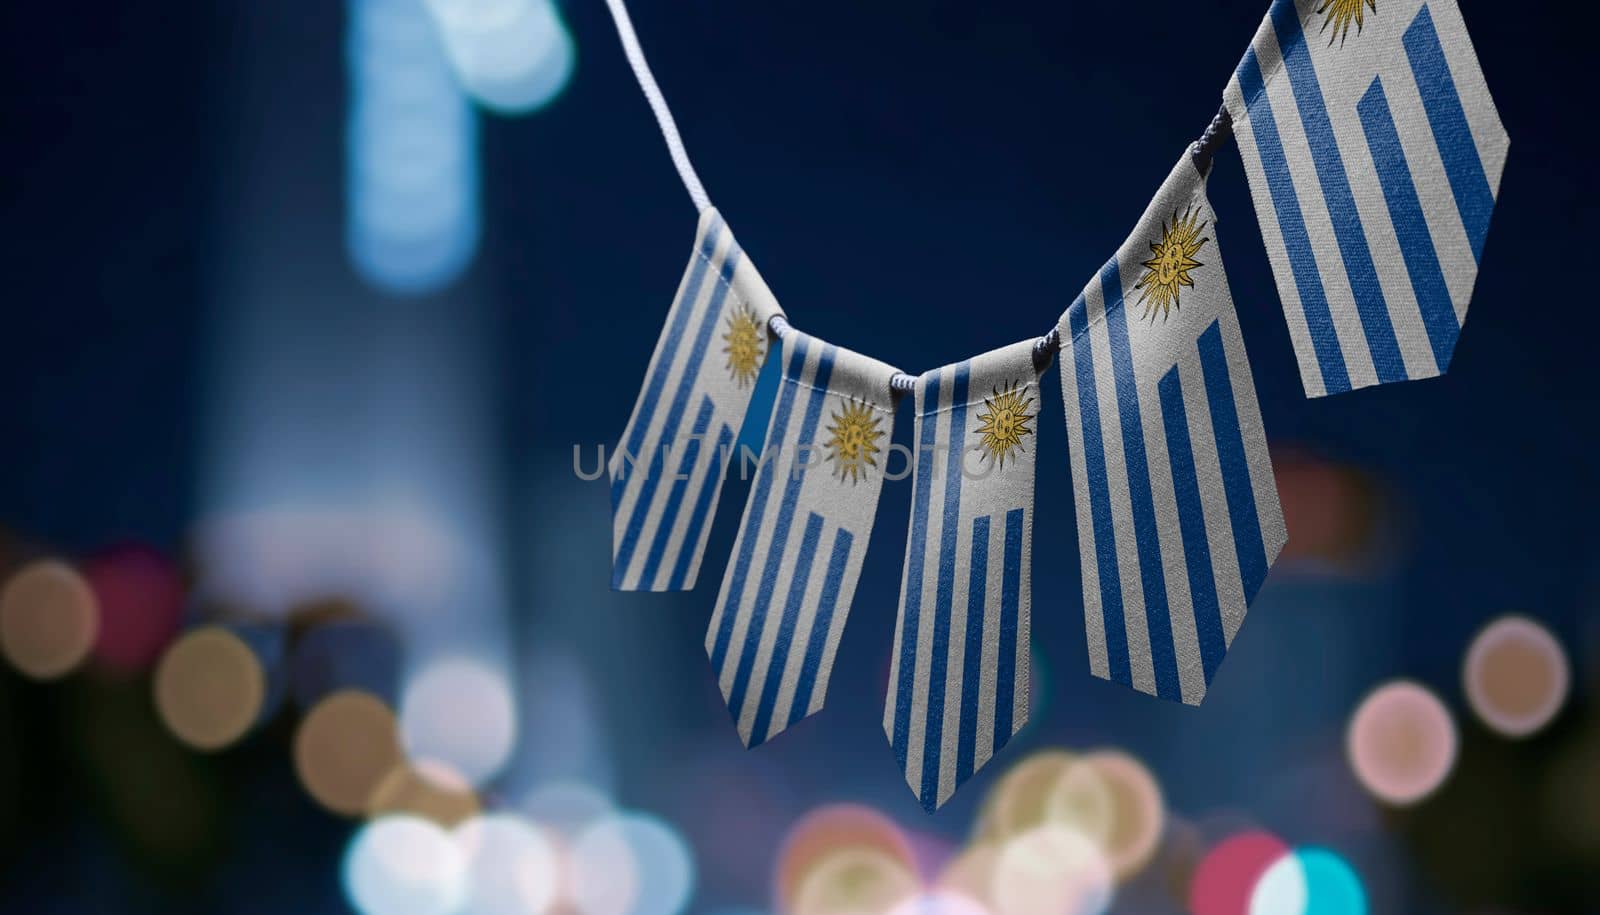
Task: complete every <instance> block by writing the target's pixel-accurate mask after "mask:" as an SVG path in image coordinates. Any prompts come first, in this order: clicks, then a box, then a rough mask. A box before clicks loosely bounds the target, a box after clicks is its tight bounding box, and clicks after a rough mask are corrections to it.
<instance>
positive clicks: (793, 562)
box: [706, 329, 896, 746]
mask: <svg viewBox="0 0 1600 915" xmlns="http://www.w3.org/2000/svg"><path fill="white" fill-rule="evenodd" d="M782 352H783V380H782V382H781V383H780V386H779V388H778V393H777V401H776V404H775V405H774V407H773V411H772V418H771V420H770V421H769V423H768V427H767V441H766V446H765V447H764V448H763V449H762V452H761V463H760V466H759V467H758V469H757V471H756V478H755V482H754V483H752V484H751V487H750V498H749V500H748V501H747V502H746V503H745V508H744V518H743V519H742V520H741V521H740V523H739V536H738V539H737V540H735V541H734V546H733V555H732V558H731V560H730V561H729V563H728V566H727V570H726V571H725V572H724V573H723V578H722V591H721V593H720V594H718V595H717V603H716V607H715V609H714V610H713V611H712V617H711V625H710V628H709V629H708V630H707V631H706V653H707V654H709V655H710V657H711V668H712V670H713V671H714V672H715V673H716V675H717V684H718V686H719V687H720V688H721V689H722V696H723V698H724V699H725V700H727V703H728V710H729V711H730V712H731V713H732V714H733V717H734V720H735V722H736V723H737V724H738V728H739V736H740V738H741V739H743V740H744V743H745V746H755V745H757V744H760V743H764V742H766V741H767V740H770V739H771V738H772V737H774V736H776V735H777V734H778V733H779V732H780V731H782V730H783V729H784V728H787V727H788V726H789V725H791V724H794V723H795V722H797V721H799V720H801V719H802V718H805V717H806V716H807V715H810V714H812V713H814V712H816V711H818V710H820V709H821V708H822V702H823V697H824V696H825V695H826V693H827V691H828V676H829V674H830V673H831V672H832V670H833V658H834V655H835V653H836V652H837V651H838V648H839V637H840V635H842V634H843V632H844V624H845V617H846V616H847V615H848V614H849V612H850V601H851V598H852V597H853V596H854V594H855V590H856V581H857V579H859V578H860V576H861V563H862V560H863V559H864V558H865V556H866V552H867V541H868V539H869V538H870V536H871V534H872V520H873V516H874V515H875V514H876V513H877V510H878V495H879V493H880V492H882V490H883V472H884V469H885V467H886V466H887V464H888V457H889V436H890V434H891V433H892V431H893V428H894V403H895V396H894V390H893V388H892V387H891V386H890V379H891V378H893V377H894V375H895V371H896V370H895V368H894V367H893V366H889V365H885V364H884V363H882V362H879V361H877V360H876V359H869V358H867V357H866V356H862V355H858V354H856V353H852V352H850V351H849V350H846V349H840V348H839V347H837V346H834V345H832V344H830V343H824V342H823V341H821V340H818V339H817V338H815V337H811V336H808V335H806V334H803V333H801V332H799V331H797V330H793V329H791V330H789V331H788V332H787V333H786V334H785V335H784V338H783V347H782Z"/></svg>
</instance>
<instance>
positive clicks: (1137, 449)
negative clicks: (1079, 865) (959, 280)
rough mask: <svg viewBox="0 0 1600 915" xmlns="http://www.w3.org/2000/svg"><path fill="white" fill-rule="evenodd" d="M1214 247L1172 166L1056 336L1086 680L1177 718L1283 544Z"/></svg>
mask: <svg viewBox="0 0 1600 915" xmlns="http://www.w3.org/2000/svg"><path fill="white" fill-rule="evenodd" d="M1215 235H1216V217H1215V215H1214V214H1213V213H1212V211H1211V205H1210V204H1209V203H1208V202H1207V200H1206V194H1205V179H1204V178H1203V177H1202V176H1201V175H1200V173H1199V172H1198V171H1197V170H1196V169H1195V166H1194V164H1193V163H1192V162H1191V161H1190V159H1189V157H1188V156H1185V157H1184V158H1183V159H1182V160H1181V161H1180V162H1179V163H1178V165H1177V167H1176V168H1174V169H1173V171H1172V174H1171V175H1170V176H1169V177H1168V178H1167V180H1166V183H1165V184H1163V185H1162V187H1161V190H1160V192H1159V193H1158V194H1157V195H1156V198H1155V200H1154V201H1153V202H1152V203H1151V204H1150V207H1149V209H1147V210H1146V211H1145V214H1144V217H1143V218H1142V219H1140V220H1139V224H1138V226H1137V227H1136V228H1135V229H1134V231H1133V235H1132V236H1130V237H1129V238H1128V240H1127V241H1126V242H1124V243H1123V245H1122V247H1121V249H1120V250H1118V252H1117V255H1116V257H1114V258H1112V260H1111V261H1110V262H1109V263H1107V264H1106V265H1105V267H1104V268H1102V269H1101V271H1100V274H1099V276H1097V277H1096V278H1095V279H1094V280H1093V281H1092V282H1090V283H1089V286H1088V288H1086V289H1085V290H1084V291H1083V294H1082V295H1080V296H1078V298H1077V300H1076V301H1074V302H1073V303H1072V306H1071V307H1070V308H1068V309H1067V312H1066V314H1064V315H1062V316H1061V323H1060V326H1059V329H1060V333H1061V356H1060V358H1061V393H1062V400H1063V402H1064V404H1065V406H1066V419H1067V437H1068V441H1069V445H1070V449H1069V453H1070V455H1071V465H1072V489H1073V495H1074V502H1075V503H1076V506H1077V521H1078V545H1079V554H1080V559H1081V561H1082V567H1083V592H1084V594H1083V609H1084V622H1085V626H1086V629H1087V634H1088V639H1087V641H1088V646H1089V665H1090V669H1091V670H1092V671H1093V672H1094V674H1095V676H1098V677H1103V678H1106V679H1110V680H1114V681H1116V682H1118V683H1122V684H1124V685H1127V686H1131V687H1133V688H1135V689H1137V690H1139V691H1140V692H1145V693H1149V694H1151V695H1153V696H1160V697H1161V698H1163V699H1176V700H1181V701H1183V702H1185V703H1188V704H1191V705H1195V704H1198V703H1199V702H1200V700H1201V699H1202V698H1203V697H1204V696H1205V693H1206V688H1207V686H1209V684H1210V683H1211V678H1212V677H1213V676H1214V675H1215V674H1216V671H1217V666H1218V665H1219V664H1221V663H1222V657H1223V655H1224V653H1226V651H1227V649H1228V646H1229V645H1230V644H1232V642H1233V637H1234V635H1235V634H1236V633H1237V632H1238V631H1239V626H1240V624H1241V623H1242V622H1243V621H1244V615H1245V608H1246V606H1247V605H1248V604H1249V603H1250V600H1251V599H1252V598H1253V597H1254V596H1255V594H1256V591H1257V589H1259V588H1260V587H1261V583H1262V580H1263V579H1265V578H1266V574H1267V569H1268V568H1269V567H1270V566H1271V565H1272V563H1273V561H1274V560H1275V559H1276V558H1277V556H1278V552H1279V551H1280V550H1281V549H1282V548H1283V544H1284V541H1285V540H1286V539H1287V538H1286V535H1285V532H1284V525H1283V514H1282V512H1281V510H1280V509H1279V507H1278V491H1277V488H1276V486H1275V484H1274V482H1273V476H1272V462H1271V460H1270V458H1269V457H1268V454H1267V441H1266V434H1265V432H1264V431H1263V430H1262V426H1261V412H1260V409H1259V408H1258V406H1257V404H1256V392H1255V382H1254V381H1253V380H1252V379H1251V376H1250V363H1249V361H1248V360H1247V359H1246V358H1245V351H1244V340H1243V338H1242V337H1241V336H1240V333H1239V322H1238V318H1237V316H1236V315H1235V314H1234V310H1233V300H1232V298H1231V296H1230V295H1229V293H1228V281H1227V276H1226V274H1225V273H1224V272H1223V268H1222V253H1221V251H1219V250H1218V247H1217V241H1216V237H1215Z"/></svg>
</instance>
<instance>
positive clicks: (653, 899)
mask: <svg viewBox="0 0 1600 915" xmlns="http://www.w3.org/2000/svg"><path fill="white" fill-rule="evenodd" d="M569 867H570V869H571V875H570V877H571V887H572V893H573V901H574V903H575V904H576V905H577V907H578V908H579V910H581V911H582V912H583V913H584V915H676V913H678V912H680V911H682V909H683V907H684V906H685V905H686V904H687V903H688V901H689V896H690V894H691V893H693V891H694V858H693V857H692V856H691V854H690V853H689V847H688V845H686V844H685V843H684V841H683V838H682V837H681V836H679V835H678V833H677V830H675V829H673V828H672V827H671V826H669V825H667V824H666V823H664V822H662V821H661V820H659V819H656V818H655V817H650V816H646V815H644V814H638V813H627V814H617V815H613V816H609V817H606V818H604V819H601V820H598V821H596V822H594V823H592V824H590V825H589V827H588V828H586V829H585V830H584V831H583V832H582V834H580V835H579V836H578V839H577V841H576V842H574V843H573V845H572V850H571V857H570V863H569Z"/></svg>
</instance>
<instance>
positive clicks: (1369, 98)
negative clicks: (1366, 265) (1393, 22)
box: [1356, 79, 1461, 372]
mask: <svg viewBox="0 0 1600 915" xmlns="http://www.w3.org/2000/svg"><path fill="white" fill-rule="evenodd" d="M1356 111H1357V112H1358V113H1359V114H1360V115H1361V128H1362V130H1364V131H1365V132H1366V134H1367V149H1369V150H1371V152H1372V164H1373V166H1374V167H1375V168H1376V169H1377V170H1378V182H1379V183H1380V184H1382V185H1383V199H1384V201H1385V202H1386V203H1388V205H1389V219H1390V220H1391V221H1392V222H1393V223H1394V234H1395V238H1397V239H1399V241H1400V253H1401V254H1402V255H1404V256H1405V259H1406V273H1407V274H1409V275H1410V277H1411V289H1412V291H1413V292H1415V293H1416V296H1417V307H1418V308H1419V309H1420V310H1421V311H1422V324H1423V326H1424V327H1426V328H1427V329H1428V342H1429V343H1431V344H1433V360H1434V362H1436V363H1438V365H1439V371H1440V372H1443V371H1444V370H1445V369H1446V368H1448V367H1449V365H1450V357H1451V356H1452V355H1453V354H1454V353H1455V351H1456V339H1457V338H1458V337H1460V336H1461V322H1460V321H1457V320H1456V309H1455V306H1454V305H1452V304H1450V290H1449V288H1448V287H1446V286H1445V283H1444V271H1443V270H1441V269H1439V255H1438V253H1437V252H1436V251H1435V250H1434V247H1433V235H1432V234H1431V233H1430V232H1429V231H1428V220H1427V218H1426V217H1424V216H1423V215H1422V202H1421V201H1420V200H1418V199H1417V186H1416V184H1414V183H1413V182H1412V178H1411V166H1410V165H1409V164H1408V163H1407V162H1406V151H1405V150H1404V149H1403V148H1401V146H1400V134H1399V132H1398V131H1396V130H1395V126H1394V117H1393V115H1392V114H1391V113H1390V111H1389V99H1388V97H1387V96H1385V95H1384V92H1383V81H1382V80H1381V79H1374V80H1373V81H1372V85H1371V86H1370V87H1368V89H1367V94H1366V95H1363V96H1362V97H1361V101H1360V102H1359V103H1358V104H1357V105H1356Z"/></svg>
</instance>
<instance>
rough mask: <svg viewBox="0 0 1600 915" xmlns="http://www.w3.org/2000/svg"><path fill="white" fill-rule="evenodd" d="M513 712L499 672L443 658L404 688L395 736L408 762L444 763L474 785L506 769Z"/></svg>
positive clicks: (513, 733)
mask: <svg viewBox="0 0 1600 915" xmlns="http://www.w3.org/2000/svg"><path fill="white" fill-rule="evenodd" d="M516 720H517V719H516V708H515V704H514V702H513V700H512V696H511V684H510V682H509V681H508V680H507V678H506V674H505V672H504V671H503V670H501V669H499V668H496V667H490V666H489V665H486V664H483V663H480V662H478V661H475V660H471V659H468V658H459V657H458V658H443V659H440V660H438V661H435V662H433V663H432V664H430V665H429V666H428V667H426V668H424V669H423V670H422V671H421V672H419V673H418V674H417V675H416V676H415V678H413V679H412V680H411V682H410V683H409V684H408V685H407V686H406V689H405V695H404V698H403V699H402V700H401V705H400V731H401V734H402V738H403V741H404V744H405V748H406V752H407V753H408V754H410V756H411V758H412V759H413V760H434V761H438V762H443V763H446V764H448V765H449V766H450V767H451V768H452V769H454V770H455V771H456V772H459V773H460V774H461V775H462V776H463V777H465V778H466V780H467V781H469V782H471V783H472V784H473V785H482V784H483V783H484V782H486V781H488V780H489V779H490V778H493V777H494V776H495V774H496V773H498V772H499V771H500V769H501V768H502V767H504V766H505V764H506V760H507V759H509V758H510V756H511V750H512V747H513V745H514V744H515V742H516V731H517V725H516Z"/></svg>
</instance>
